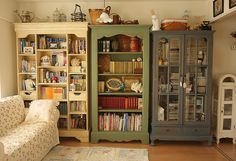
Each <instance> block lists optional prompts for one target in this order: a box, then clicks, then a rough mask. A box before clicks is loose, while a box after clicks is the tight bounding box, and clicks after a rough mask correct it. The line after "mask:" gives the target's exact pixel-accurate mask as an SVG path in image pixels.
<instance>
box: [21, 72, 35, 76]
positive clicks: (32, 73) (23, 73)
mask: <svg viewBox="0 0 236 161" xmlns="http://www.w3.org/2000/svg"><path fill="white" fill-rule="evenodd" d="M18 74H19V75H35V74H36V73H26V72H24V73H18Z"/></svg>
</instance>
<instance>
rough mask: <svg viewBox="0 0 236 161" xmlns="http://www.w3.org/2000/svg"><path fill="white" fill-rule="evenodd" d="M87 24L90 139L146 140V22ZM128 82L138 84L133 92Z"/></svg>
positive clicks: (147, 59)
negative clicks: (89, 36) (90, 115)
mask: <svg viewBox="0 0 236 161" xmlns="http://www.w3.org/2000/svg"><path fill="white" fill-rule="evenodd" d="M89 27H90V29H91V40H92V44H91V50H92V51H91V53H92V55H91V59H92V61H91V66H92V68H91V69H92V71H91V77H92V80H91V84H92V86H91V87H92V88H91V94H92V99H91V100H92V132H91V142H92V143H97V142H98V141H99V140H108V141H131V140H140V141H141V142H142V143H144V144H148V143H149V134H148V111H149V110H148V109H149V106H148V102H149V28H150V26H148V25H91V26H89ZM108 82H110V84H109V83H108ZM107 84H108V85H107ZM132 84H133V86H135V85H137V86H136V87H140V85H141V88H135V89H136V90H137V92H135V91H133V90H131V87H130V86H131V85H132ZM109 85H110V86H109Z"/></svg>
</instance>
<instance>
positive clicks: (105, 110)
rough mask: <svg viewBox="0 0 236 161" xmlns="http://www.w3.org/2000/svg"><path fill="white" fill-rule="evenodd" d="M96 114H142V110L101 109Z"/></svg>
mask: <svg viewBox="0 0 236 161" xmlns="http://www.w3.org/2000/svg"><path fill="white" fill-rule="evenodd" d="M98 112H122V113H125V112H131V113H133V112H142V110H137V109H102V110H98Z"/></svg>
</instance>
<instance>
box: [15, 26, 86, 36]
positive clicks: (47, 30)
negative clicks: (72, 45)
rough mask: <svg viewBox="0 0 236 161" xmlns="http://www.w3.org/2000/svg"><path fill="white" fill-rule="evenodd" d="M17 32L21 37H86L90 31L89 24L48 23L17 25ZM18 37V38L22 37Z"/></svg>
mask: <svg viewBox="0 0 236 161" xmlns="http://www.w3.org/2000/svg"><path fill="white" fill-rule="evenodd" d="M14 25H15V32H17V33H18V34H20V35H24V32H25V33H27V34H37V33H40V34H54V33H57V34H58V31H60V34H63V33H77V34H78V36H81V37H82V36H86V35H84V34H85V33H87V31H88V22H47V23H15V24H14ZM20 35H18V36H20Z"/></svg>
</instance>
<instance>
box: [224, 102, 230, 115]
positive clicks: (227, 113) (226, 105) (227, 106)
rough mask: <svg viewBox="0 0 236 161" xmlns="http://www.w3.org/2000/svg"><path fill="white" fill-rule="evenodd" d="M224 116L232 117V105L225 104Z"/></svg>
mask: <svg viewBox="0 0 236 161" xmlns="http://www.w3.org/2000/svg"><path fill="white" fill-rule="evenodd" d="M224 115H225V116H231V115H232V104H225V105H224Z"/></svg>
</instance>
